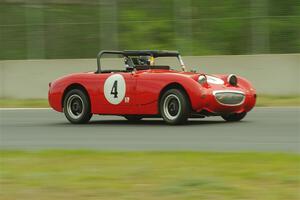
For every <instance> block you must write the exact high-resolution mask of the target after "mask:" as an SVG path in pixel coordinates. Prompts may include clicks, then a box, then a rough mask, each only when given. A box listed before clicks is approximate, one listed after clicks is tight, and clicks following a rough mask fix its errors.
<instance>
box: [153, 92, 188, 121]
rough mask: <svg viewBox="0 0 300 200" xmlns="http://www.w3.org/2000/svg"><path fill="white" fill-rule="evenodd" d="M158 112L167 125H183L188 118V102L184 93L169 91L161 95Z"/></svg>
mask: <svg viewBox="0 0 300 200" xmlns="http://www.w3.org/2000/svg"><path fill="white" fill-rule="evenodd" d="M159 110H160V114H161V116H162V117H163V119H164V120H165V122H167V123H168V124H172V125H176V124H184V123H186V122H187V120H188V117H189V116H190V102H189V99H188V97H187V95H186V93H185V92H184V91H182V90H180V89H170V90H167V91H166V92H165V93H164V94H163V95H162V97H161V99H160V103H159Z"/></svg>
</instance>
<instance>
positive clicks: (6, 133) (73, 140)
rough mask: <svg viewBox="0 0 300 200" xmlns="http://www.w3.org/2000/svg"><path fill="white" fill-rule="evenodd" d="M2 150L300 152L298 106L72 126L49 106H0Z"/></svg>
mask: <svg viewBox="0 0 300 200" xmlns="http://www.w3.org/2000/svg"><path fill="white" fill-rule="evenodd" d="M0 120H1V121H0V122H1V129H0V131H1V134H0V148H1V149H29V150H35V149H98V150H113V151H119V150H129V151H132V150H145V151H147V150H153V151H160V150H164V151H165V150H169V151H181V150H186V151H189V150H191V151H198V150H201V151H273V152H298V153H299V152H300V108H299V107H298V108H256V109H254V110H253V111H251V112H250V113H249V114H248V116H247V117H246V118H245V119H244V121H242V122H235V123H228V122H225V121H223V120H222V119H221V118H220V117H211V118H205V119H193V120H191V121H190V122H189V124H187V125H184V126H169V125H166V124H165V123H164V122H163V121H162V120H161V119H145V120H142V121H140V122H136V123H130V122H128V121H126V120H125V119H124V118H122V117H116V116H94V117H93V118H92V121H91V123H90V124H86V125H72V124H69V123H68V122H67V120H66V119H65V117H64V115H63V114H62V113H57V112H55V111H53V110H50V109H40V110H39V109H37V110H32V109H25V110H23V109H18V110H7V109H1V110H0Z"/></svg>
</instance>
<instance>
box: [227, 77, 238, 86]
mask: <svg viewBox="0 0 300 200" xmlns="http://www.w3.org/2000/svg"><path fill="white" fill-rule="evenodd" d="M233 76H235V77H236V85H232V86H237V84H238V78H237V76H236V75H235V74H229V75H228V76H227V83H230V79H231V77H233ZM230 85H231V84H230Z"/></svg>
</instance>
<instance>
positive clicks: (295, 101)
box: [256, 95, 300, 106]
mask: <svg viewBox="0 0 300 200" xmlns="http://www.w3.org/2000/svg"><path fill="white" fill-rule="evenodd" d="M256 105H257V106H300V96H271V95H259V96H258V97H257V104H256Z"/></svg>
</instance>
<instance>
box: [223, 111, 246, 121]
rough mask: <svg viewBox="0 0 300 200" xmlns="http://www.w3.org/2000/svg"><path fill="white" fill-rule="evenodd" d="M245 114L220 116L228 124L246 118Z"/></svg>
mask: <svg viewBox="0 0 300 200" xmlns="http://www.w3.org/2000/svg"><path fill="white" fill-rule="evenodd" d="M246 114H247V113H246V112H242V113H231V114H228V115H222V116H221V117H222V118H223V119H224V120H226V121H228V122H237V121H241V120H242V119H243V118H244V117H245V116H246Z"/></svg>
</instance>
